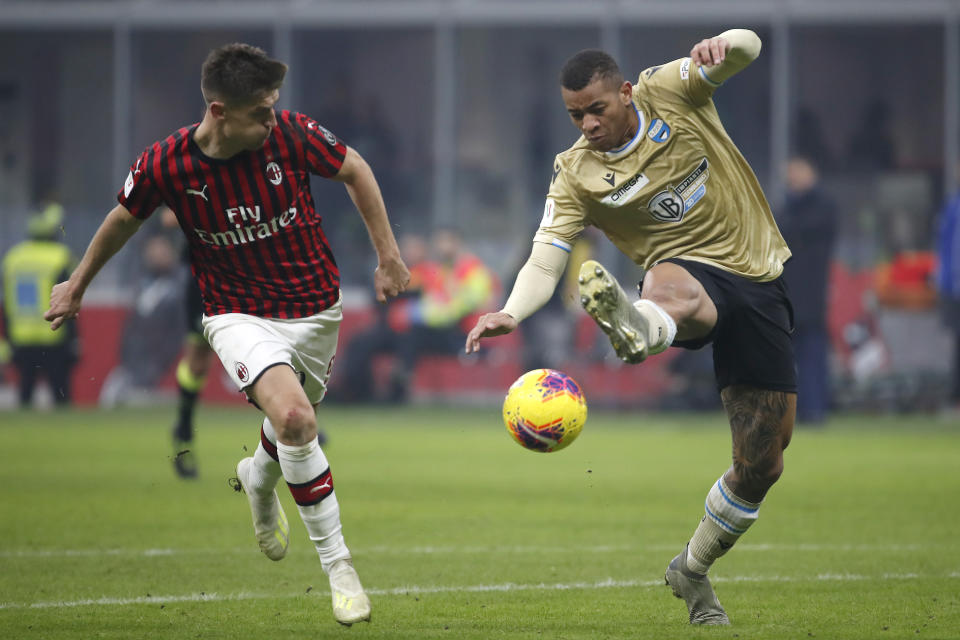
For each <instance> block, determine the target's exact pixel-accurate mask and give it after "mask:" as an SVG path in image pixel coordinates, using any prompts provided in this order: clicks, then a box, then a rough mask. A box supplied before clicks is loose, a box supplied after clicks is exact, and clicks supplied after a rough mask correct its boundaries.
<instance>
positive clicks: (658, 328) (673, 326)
mask: <svg viewBox="0 0 960 640" xmlns="http://www.w3.org/2000/svg"><path fill="white" fill-rule="evenodd" d="M633 306H634V307H636V309H637V311H639V312H640V315H642V316H643V317H644V318H646V320H647V325H648V326H649V328H650V330H649V332H648V334H647V336H646V338H647V345H648V348H649V350H650V352H649V354H650V355H651V356H652V355H656V354H658V353H661V352H663V351H666V350H667V347H669V346H670V345H671V344H673V339H674V338H675V337H677V323H676V322H674V320H673V318H671V317H670V314H669V313H667V312H666V311H664V310H663V307H661V306H660V305H658V304H657V303H656V302H654V301H653V300H637V301H636V302H634V303H633Z"/></svg>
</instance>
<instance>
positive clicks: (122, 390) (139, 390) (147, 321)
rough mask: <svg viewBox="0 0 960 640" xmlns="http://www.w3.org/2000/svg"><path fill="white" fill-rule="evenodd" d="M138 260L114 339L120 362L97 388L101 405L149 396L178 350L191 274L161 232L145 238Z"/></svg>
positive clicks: (178, 352)
mask: <svg viewBox="0 0 960 640" xmlns="http://www.w3.org/2000/svg"><path fill="white" fill-rule="evenodd" d="M143 262H144V265H143V266H144V273H143V275H142V277H141V278H140V282H139V284H138V286H137V294H136V298H135V299H134V301H133V308H132V309H131V310H130V313H129V315H128V316H127V318H126V320H125V322H124V327H123V336H122V337H121V339H120V362H119V364H118V365H117V366H116V367H114V368H113V370H112V371H111V372H110V374H109V375H108V376H107V379H106V381H105V382H104V384H103V388H102V389H101V390H100V404H101V406H105V407H113V406H116V405H122V404H129V403H132V402H137V401H140V400H142V399H147V400H149V399H152V397H153V396H154V392H153V389H154V387H156V385H157V384H159V383H160V381H161V380H162V378H163V376H164V375H165V374H166V373H167V372H168V371H170V368H171V367H172V366H173V363H174V362H176V360H177V356H179V354H180V345H181V344H182V341H183V334H184V326H183V320H182V318H183V304H184V302H183V293H184V290H185V289H186V284H185V279H186V278H189V277H192V276H191V275H190V274H189V273H188V272H186V271H185V270H184V269H183V268H182V266H181V264H180V260H179V258H178V257H177V250H176V248H175V247H174V244H173V241H172V240H171V239H170V238H169V237H168V236H167V235H165V234H163V233H157V234H155V235H152V236H150V237H149V238H148V239H147V240H146V242H145V243H144V247H143ZM145 336H149V339H145ZM138 394H139V395H138Z"/></svg>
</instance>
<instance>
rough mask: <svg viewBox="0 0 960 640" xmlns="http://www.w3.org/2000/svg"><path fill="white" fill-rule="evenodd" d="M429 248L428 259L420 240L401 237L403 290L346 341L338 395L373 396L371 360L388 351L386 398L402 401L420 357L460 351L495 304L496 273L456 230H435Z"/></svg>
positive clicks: (348, 397)
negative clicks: (406, 280) (406, 273)
mask: <svg viewBox="0 0 960 640" xmlns="http://www.w3.org/2000/svg"><path fill="white" fill-rule="evenodd" d="M430 248H431V249H432V250H433V254H434V256H435V260H430V259H428V257H427V247H426V244H425V243H424V241H423V239H422V238H420V237H419V236H415V235H406V236H404V237H403V238H402V240H401V250H402V251H403V257H404V262H406V263H407V265H409V268H410V273H411V282H410V285H409V286H408V287H407V294H406V295H402V296H400V297H399V298H398V299H397V300H396V301H394V302H392V303H390V304H388V305H387V307H386V308H385V309H382V310H379V311H378V319H377V321H376V323H375V324H374V326H373V327H371V328H370V329H368V330H366V331H364V332H362V333H360V334H359V335H357V336H356V337H355V338H354V339H353V340H351V341H350V346H349V348H348V349H346V360H347V363H346V364H345V366H344V369H345V373H344V376H343V378H344V387H345V388H343V393H342V396H341V397H342V399H344V400H347V401H352V402H362V401H365V400H370V399H374V395H375V390H374V382H373V372H372V362H373V358H374V357H375V356H376V355H378V354H382V353H391V354H393V355H395V356H396V359H395V362H394V366H393V370H392V372H391V376H390V390H389V392H388V396H387V398H386V400H388V401H390V402H403V401H405V400H406V399H407V397H408V395H409V386H410V380H411V379H412V377H413V372H414V369H415V368H416V365H417V362H418V361H419V360H420V357H421V356H424V355H428V354H434V355H456V354H459V353H460V352H461V351H462V349H463V343H464V340H465V338H466V335H467V332H468V331H469V330H470V329H471V328H472V327H473V325H474V324H475V323H476V320H477V318H478V317H479V314H480V313H482V312H483V311H485V310H488V309H489V308H490V307H491V305H492V304H493V303H494V302H495V298H496V296H497V295H499V283H498V280H497V278H496V276H495V275H494V273H493V272H492V271H491V270H490V269H489V268H488V267H487V266H486V265H485V264H483V262H482V261H481V260H480V259H479V258H477V257H476V256H474V255H473V254H471V253H469V252H468V251H467V250H466V249H465V248H464V247H463V244H462V241H461V238H460V234H459V232H457V231H455V230H453V229H450V228H442V229H438V230H437V231H435V232H434V233H433V234H432V236H431V238H430Z"/></svg>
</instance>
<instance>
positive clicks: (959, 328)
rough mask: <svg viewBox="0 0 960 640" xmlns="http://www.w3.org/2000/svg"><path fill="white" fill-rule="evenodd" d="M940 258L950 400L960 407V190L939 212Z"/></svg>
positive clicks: (941, 306) (938, 271)
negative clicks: (949, 354) (948, 345)
mask: <svg viewBox="0 0 960 640" xmlns="http://www.w3.org/2000/svg"><path fill="white" fill-rule="evenodd" d="M937 258H938V260H939V266H938V270H937V293H938V294H939V297H940V310H941V313H942V317H943V322H944V324H945V325H946V326H947V328H948V329H949V330H950V332H951V333H952V334H953V338H954V342H953V344H954V347H953V360H952V363H951V367H950V369H951V373H952V380H951V384H950V397H949V401H950V404H951V405H952V406H953V407H956V408H960V192H958V193H956V194H954V196H953V197H951V198H950V199H949V200H947V202H946V203H945V204H944V206H943V210H942V211H941V212H940V224H939V228H938V234H937Z"/></svg>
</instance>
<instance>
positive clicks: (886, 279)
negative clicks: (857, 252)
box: [874, 249, 937, 311]
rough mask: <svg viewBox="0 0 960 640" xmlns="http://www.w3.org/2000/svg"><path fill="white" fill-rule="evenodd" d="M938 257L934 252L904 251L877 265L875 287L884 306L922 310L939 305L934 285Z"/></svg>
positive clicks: (878, 298)
mask: <svg viewBox="0 0 960 640" xmlns="http://www.w3.org/2000/svg"><path fill="white" fill-rule="evenodd" d="M936 262H937V260H936V256H935V255H934V254H933V252H932V251H913V250H909V249H908V250H904V251H898V252H897V253H896V254H894V256H893V259H891V260H890V261H889V262H883V263H881V264H879V265H877V268H876V273H875V275H874V290H875V292H876V294H877V302H879V303H880V304H881V305H882V306H884V307H890V308H893V309H906V310H909V311H923V310H926V309H932V308H933V307H935V306H936V304H937V292H936V290H935V289H934V287H933V278H934V271H935V270H936Z"/></svg>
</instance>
